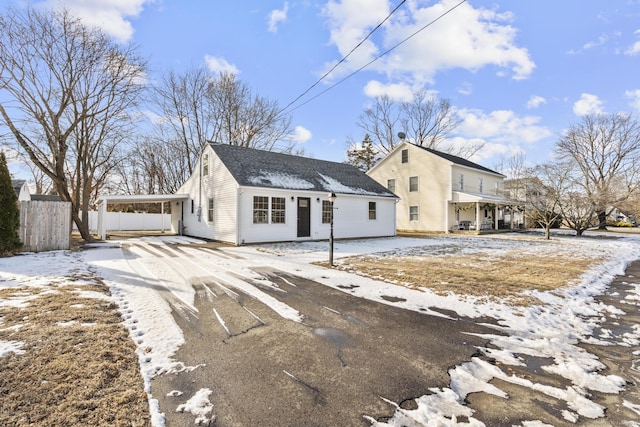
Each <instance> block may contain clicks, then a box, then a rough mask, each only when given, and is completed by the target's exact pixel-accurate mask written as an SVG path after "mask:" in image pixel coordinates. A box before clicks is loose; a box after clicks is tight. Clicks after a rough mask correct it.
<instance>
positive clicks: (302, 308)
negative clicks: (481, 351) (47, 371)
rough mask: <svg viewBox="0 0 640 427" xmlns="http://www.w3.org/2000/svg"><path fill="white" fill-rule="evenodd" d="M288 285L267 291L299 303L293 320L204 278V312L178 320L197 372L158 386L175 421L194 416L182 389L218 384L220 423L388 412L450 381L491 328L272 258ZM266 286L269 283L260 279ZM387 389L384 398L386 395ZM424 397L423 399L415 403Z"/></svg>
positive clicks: (182, 353) (315, 421) (199, 300)
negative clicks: (282, 266) (293, 269)
mask: <svg viewBox="0 0 640 427" xmlns="http://www.w3.org/2000/svg"><path fill="white" fill-rule="evenodd" d="M260 272H261V273H262V274H264V276H265V277H266V278H268V279H269V280H271V281H272V282H274V283H276V284H277V285H278V286H279V288H280V290H278V291H274V290H273V288H272V287H263V289H262V290H263V291H265V292H268V293H270V294H271V295H272V296H273V297H274V298H278V299H279V300H281V301H283V302H285V303H286V304H287V305H289V306H291V307H293V308H295V309H297V310H298V311H299V312H300V313H301V314H302V315H303V317H304V321H303V322H301V323H297V322H292V321H290V320H286V319H283V318H282V317H281V316H279V315H278V314H277V313H275V312H274V311H273V310H271V309H270V308H268V307H266V306H265V305H264V304H262V303H261V302H259V301H258V300H256V299H254V298H250V297H247V296H245V295H243V294H241V293H232V292H230V291H229V289H228V288H226V287H225V286H224V285H223V284H220V283H218V282H216V281H215V280H211V281H205V283H202V284H199V285H197V287H198V289H197V296H196V308H197V310H198V313H199V314H198V316H197V317H195V316H191V315H188V314H180V311H178V310H176V311H174V313H175V319H176V321H177V323H178V324H179V326H180V327H181V328H182V330H183V331H184V332H185V338H186V344H185V345H183V346H182V347H181V348H180V350H179V352H178V354H177V355H176V358H177V359H178V360H181V361H184V362H185V364H187V365H190V366H200V367H199V368H197V369H195V370H192V371H185V372H181V373H178V374H171V375H163V376H159V377H156V379H154V381H153V384H152V391H153V395H154V396H156V397H158V398H159V399H160V408H161V410H162V411H163V412H165V414H166V416H167V421H166V422H167V425H168V426H183V425H190V424H191V423H193V416H192V415H191V414H184V413H178V412H175V407H176V406H177V402H178V401H179V400H177V399H176V398H174V397H172V396H168V395H169V394H170V392H171V391H172V390H180V391H181V392H183V393H184V395H193V394H194V393H196V392H197V391H198V390H199V389H202V388H209V389H211V390H212V391H213V393H212V394H211V395H210V396H209V400H210V401H211V403H212V404H213V406H214V412H215V414H216V421H215V425H216V426H240V425H241V426H258V425H259V426H301V425H305V426H329V425H331V426H358V425H363V426H365V425H370V422H369V421H367V420H366V419H365V418H364V416H369V417H372V418H374V419H377V420H383V419H384V418H385V417H389V416H391V415H392V414H393V412H394V409H395V408H394V407H392V406H391V405H390V404H388V403H386V402H385V400H384V399H389V400H390V401H393V402H403V401H408V402H407V403H406V404H412V403H413V401H412V399H414V398H417V397H419V396H421V395H424V394H427V393H429V388H432V387H448V386H449V381H450V379H449V376H448V374H447V371H448V369H449V368H451V367H453V366H455V365H457V364H458V363H460V362H462V361H465V360H468V359H469V358H470V357H471V355H472V354H473V353H474V351H475V349H474V346H475V345H482V344H483V342H481V340H480V339H478V338H474V337H472V336H470V335H467V334H465V332H486V330H485V329H484V328H481V327H479V326H477V325H475V324H474V323H471V322H467V321H453V320H447V319H444V318H439V317H433V316H427V315H424V314H420V313H417V312H411V311H407V310H402V309H397V308H394V307H391V306H388V305H383V304H379V303H375V302H371V301H367V300H363V299H360V298H356V297H353V296H351V295H349V294H347V293H344V292H339V291H335V290H333V289H331V288H328V287H326V286H323V285H320V284H318V283H315V282H312V281H309V280H305V279H303V278H301V277H297V276H294V275H291V274H288V273H285V272H281V271H274V270H272V269H270V268H268V267H264V268H261V269H260ZM258 285H259V284H258ZM383 398H384V399H383ZM414 405H415V404H414Z"/></svg>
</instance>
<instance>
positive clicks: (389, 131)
mask: <svg viewBox="0 0 640 427" xmlns="http://www.w3.org/2000/svg"><path fill="white" fill-rule="evenodd" d="M459 124H460V121H459V119H458V118H457V117H456V114H455V112H454V111H453V108H452V106H451V103H450V102H449V100H447V99H440V98H437V97H433V96H431V95H430V94H429V93H428V92H427V91H426V90H419V91H416V92H414V93H413V99H412V100H411V101H409V102H401V103H397V102H395V101H393V100H392V99H391V98H390V97H389V96H388V95H382V96H378V97H376V98H375V103H374V104H373V105H372V106H371V107H369V108H367V109H366V110H365V111H364V113H363V114H362V115H361V116H360V119H359V122H358V126H359V127H360V128H362V129H363V130H364V131H365V132H366V133H367V134H369V135H371V138H372V139H373V141H374V143H375V145H376V148H377V149H378V151H379V152H380V153H383V154H386V153H389V152H391V151H392V150H393V149H394V148H395V146H396V145H397V144H398V141H399V139H398V133H400V132H402V133H404V134H405V138H406V139H407V140H408V141H411V142H413V143H414V144H416V145H419V146H421V147H427V148H432V149H434V150H439V151H447V152H449V153H451V154H455V155H459V156H463V157H470V156H472V155H473V154H475V152H476V151H478V150H479V149H480V148H481V147H482V144H475V143H474V144H468V145H466V146H462V147H454V146H452V145H451V144H447V142H448V141H447V138H448V137H449V135H450V134H451V133H452V132H453V131H454V130H455V129H456V128H457V127H458V125H459Z"/></svg>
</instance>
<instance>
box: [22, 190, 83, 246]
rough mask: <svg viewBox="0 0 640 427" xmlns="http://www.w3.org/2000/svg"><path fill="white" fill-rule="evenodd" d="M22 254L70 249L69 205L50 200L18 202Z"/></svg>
mask: <svg viewBox="0 0 640 427" xmlns="http://www.w3.org/2000/svg"><path fill="white" fill-rule="evenodd" d="M19 236H20V241H21V242H22V244H23V246H22V251H25V252H42V251H56V250H61V249H69V247H70V243H71V203H70V202H51V201H40V200H38V201H36V200H31V201H23V202H20V230H19Z"/></svg>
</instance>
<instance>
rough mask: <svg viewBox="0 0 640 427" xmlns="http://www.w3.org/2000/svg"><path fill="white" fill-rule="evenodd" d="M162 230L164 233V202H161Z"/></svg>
mask: <svg viewBox="0 0 640 427" xmlns="http://www.w3.org/2000/svg"><path fill="white" fill-rule="evenodd" d="M160 222H161V223H162V224H160V232H161V233H164V202H160Z"/></svg>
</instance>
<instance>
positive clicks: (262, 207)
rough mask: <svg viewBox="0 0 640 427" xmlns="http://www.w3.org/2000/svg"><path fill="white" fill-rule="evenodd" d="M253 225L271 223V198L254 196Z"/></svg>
mask: <svg viewBox="0 0 640 427" xmlns="http://www.w3.org/2000/svg"><path fill="white" fill-rule="evenodd" d="M253 223H254V224H268V223H269V198H268V197H266V196H253Z"/></svg>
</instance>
